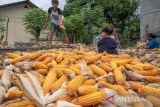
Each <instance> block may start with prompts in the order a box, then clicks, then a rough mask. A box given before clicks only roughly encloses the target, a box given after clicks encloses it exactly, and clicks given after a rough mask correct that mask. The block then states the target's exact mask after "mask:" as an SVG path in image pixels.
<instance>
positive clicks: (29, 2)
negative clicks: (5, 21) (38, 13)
mask: <svg viewBox="0 0 160 107" xmlns="http://www.w3.org/2000/svg"><path fill="white" fill-rule="evenodd" d="M14 1H15V0H14ZM21 3H28V4H30V5H32V6H34V7H38V6H37V5H35V4H34V3H32V2H31V1H30V0H17V1H15V2H8V3H7V2H5V3H3V4H1V2H0V4H1V5H0V8H3V7H7V6H12V5H16V4H21Z"/></svg>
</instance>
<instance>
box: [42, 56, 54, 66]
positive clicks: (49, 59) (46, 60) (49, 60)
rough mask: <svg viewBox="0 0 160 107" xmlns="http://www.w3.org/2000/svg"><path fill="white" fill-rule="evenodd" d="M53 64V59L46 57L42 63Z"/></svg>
mask: <svg viewBox="0 0 160 107" xmlns="http://www.w3.org/2000/svg"><path fill="white" fill-rule="evenodd" d="M51 62H52V58H51V57H46V58H45V59H44V60H43V61H42V63H43V64H45V65H47V64H48V63H51Z"/></svg>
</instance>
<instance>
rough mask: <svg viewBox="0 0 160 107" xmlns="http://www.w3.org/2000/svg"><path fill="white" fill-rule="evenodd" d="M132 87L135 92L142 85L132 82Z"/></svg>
mask: <svg viewBox="0 0 160 107" xmlns="http://www.w3.org/2000/svg"><path fill="white" fill-rule="evenodd" d="M130 86H131V88H132V89H133V90H135V91H138V89H139V88H140V87H141V84H140V83H138V82H130Z"/></svg>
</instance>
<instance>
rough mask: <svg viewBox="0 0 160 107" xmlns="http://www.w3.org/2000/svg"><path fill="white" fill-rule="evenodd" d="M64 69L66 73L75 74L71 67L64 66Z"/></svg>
mask: <svg viewBox="0 0 160 107" xmlns="http://www.w3.org/2000/svg"><path fill="white" fill-rule="evenodd" d="M62 71H63V73H64V74H74V71H72V70H71V69H69V68H62Z"/></svg>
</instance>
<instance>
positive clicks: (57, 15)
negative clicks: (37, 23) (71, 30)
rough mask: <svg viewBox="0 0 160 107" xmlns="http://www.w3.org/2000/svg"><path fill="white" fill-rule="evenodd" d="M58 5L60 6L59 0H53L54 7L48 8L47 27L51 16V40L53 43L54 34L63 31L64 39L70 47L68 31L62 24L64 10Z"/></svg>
mask: <svg viewBox="0 0 160 107" xmlns="http://www.w3.org/2000/svg"><path fill="white" fill-rule="evenodd" d="M58 6H59V1H58V0H52V7H50V8H49V9H48V18H47V20H46V22H45V27H46V26H47V24H48V22H49V20H50V18H51V24H50V30H51V35H50V38H49V42H50V43H51V41H52V38H53V37H54V34H55V33H56V32H57V31H58V32H61V33H63V36H64V40H65V42H66V43H67V44H68V47H70V45H69V40H68V36H67V33H66V32H65V28H64V26H63V24H62V11H61V9H60V8H58Z"/></svg>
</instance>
